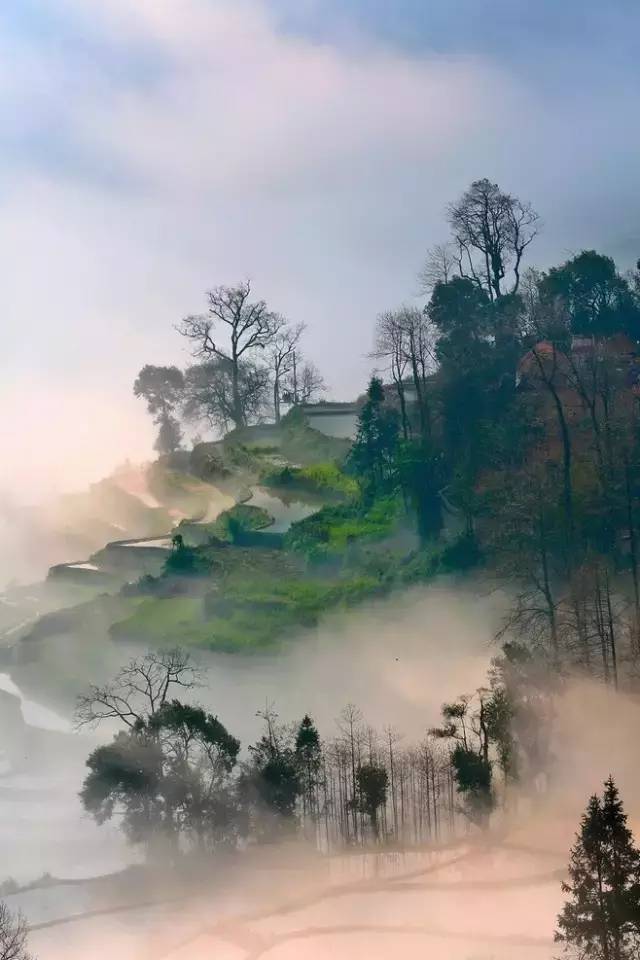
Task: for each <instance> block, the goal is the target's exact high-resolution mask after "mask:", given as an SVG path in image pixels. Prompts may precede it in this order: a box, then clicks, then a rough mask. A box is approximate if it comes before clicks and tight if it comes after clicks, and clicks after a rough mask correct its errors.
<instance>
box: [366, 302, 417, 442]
mask: <svg viewBox="0 0 640 960" xmlns="http://www.w3.org/2000/svg"><path fill="white" fill-rule="evenodd" d="M373 356H374V357H375V358H376V359H377V360H382V361H384V363H385V364H386V366H387V369H388V370H389V373H390V374H391V379H392V381H393V384H394V386H395V388H396V393H397V395H398V403H399V405H400V420H401V423H402V435H403V437H404V439H405V440H408V439H409V434H410V425H409V416H408V408H407V384H406V377H407V374H408V371H409V351H408V344H407V336H406V327H405V324H404V323H403V320H402V316H401V315H400V314H399V312H398V311H394V310H387V311H386V312H385V313H381V314H380V315H379V316H378V319H377V321H376V345H375V349H374V352H373Z"/></svg>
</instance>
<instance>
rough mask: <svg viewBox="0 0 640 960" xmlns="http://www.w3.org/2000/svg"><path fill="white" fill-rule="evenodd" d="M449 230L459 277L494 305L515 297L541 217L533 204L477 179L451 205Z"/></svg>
mask: <svg viewBox="0 0 640 960" xmlns="http://www.w3.org/2000/svg"><path fill="white" fill-rule="evenodd" d="M449 225H450V227H451V232H452V234H453V239H454V242H455V244H456V246H457V249H458V270H459V272H460V275H461V276H466V277H469V278H470V279H471V280H472V281H473V282H474V283H476V284H477V285H478V286H481V287H483V288H484V289H485V291H486V293H487V294H488V296H489V298H490V299H491V300H497V299H499V298H500V297H502V296H504V294H505V293H517V291H518V287H519V286H520V273H521V264H522V258H523V256H524V253H525V250H526V249H527V247H528V246H529V244H530V243H531V242H532V240H533V239H534V237H535V236H536V233H537V226H538V215H537V213H536V212H535V211H534V210H533V208H532V207H531V205H530V204H528V203H523V202H522V201H521V200H519V199H518V198H517V197H514V196H511V194H508V193H504V192H503V191H502V190H501V189H500V187H499V186H498V184H497V183H491V181H490V180H487V179H486V178H485V179H483V180H474V182H473V183H472V184H471V186H470V187H469V189H468V190H467V191H466V192H465V193H464V194H463V195H462V197H461V198H460V199H459V200H458V201H457V202H456V203H452V204H451V205H450V206H449ZM509 273H511V275H512V279H511V282H510V283H509V284H507V285H506V286H505V281H507V277H508V275H509Z"/></svg>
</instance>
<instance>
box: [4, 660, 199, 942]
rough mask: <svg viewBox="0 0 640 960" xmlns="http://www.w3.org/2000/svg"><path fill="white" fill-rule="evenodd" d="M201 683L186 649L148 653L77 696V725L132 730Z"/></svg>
mask: <svg viewBox="0 0 640 960" xmlns="http://www.w3.org/2000/svg"><path fill="white" fill-rule="evenodd" d="M199 682H200V675H199V671H198V670H197V668H196V667H195V666H194V665H193V663H192V662H191V657H190V656H189V654H188V653H185V652H184V651H183V650H180V649H177V648H176V649H175V650H168V651H165V652H162V653H155V652H150V653H147V654H145V656H143V657H136V658H134V659H133V660H131V661H130V662H129V663H128V664H127V665H126V666H125V667H122V669H121V670H119V672H118V673H117V674H116V676H115V677H114V679H113V680H111V681H110V682H108V683H106V684H104V685H103V686H95V685H94V686H91V687H90V688H89V692H88V693H87V694H83V695H82V696H80V697H78V702H77V706H76V715H75V719H76V725H77V726H78V727H83V726H92V725H97V724H98V723H100V722H101V721H103V720H120V721H121V722H122V723H124V724H125V725H126V726H127V727H129V728H131V729H132V728H134V727H136V726H137V725H139V724H140V723H141V722H143V721H145V720H146V718H148V717H149V716H151V715H152V714H154V713H155V712H156V711H157V710H159V708H160V707H162V706H163V704H165V703H166V702H167V700H168V698H169V695H170V694H171V693H172V692H173V690H174V689H175V688H176V687H180V688H182V689H186V690H191V689H193V687H196V686H198V685H199ZM0 960H1V958H0Z"/></svg>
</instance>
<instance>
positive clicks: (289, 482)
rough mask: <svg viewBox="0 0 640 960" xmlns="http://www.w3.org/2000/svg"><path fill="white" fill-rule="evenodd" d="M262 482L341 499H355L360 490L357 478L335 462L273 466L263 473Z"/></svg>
mask: <svg viewBox="0 0 640 960" xmlns="http://www.w3.org/2000/svg"><path fill="white" fill-rule="evenodd" d="M261 482H262V483H263V484H264V485H265V486H268V487H279V488H282V489H285V490H288V489H292V490H301V491H305V492H307V493H312V494H320V495H324V496H328V497H337V498H341V499H342V498H348V499H353V498H354V497H357V496H358V494H359V492H360V487H359V485H358V482H357V480H356V479H355V478H354V477H352V476H349V475H348V474H346V473H345V472H344V471H343V470H342V469H341V467H340V466H339V465H338V464H337V463H334V462H331V463H315V464H310V465H309V466H307V467H292V466H289V465H286V466H284V467H279V468H278V467H272V468H270V469H267V470H266V471H265V472H264V473H263V474H262V476H261Z"/></svg>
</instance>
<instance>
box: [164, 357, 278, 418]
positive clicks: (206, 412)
mask: <svg viewBox="0 0 640 960" xmlns="http://www.w3.org/2000/svg"><path fill="white" fill-rule="evenodd" d="M236 373H237V377H236V379H235V380H234V376H233V368H232V365H231V363H230V362H229V361H228V360H222V359H220V358H214V359H212V360H208V361H207V362H206V363H197V364H194V365H193V366H191V367H188V368H187V370H186V372H185V377H184V405H183V414H184V416H185V418H186V419H187V420H195V421H203V420H204V421H206V422H208V423H209V424H211V426H212V427H214V428H216V429H217V430H220V431H226V430H228V429H229V427H230V426H231V425H232V424H236V422H237V420H236V414H237V410H238V405H239V407H240V409H241V410H242V418H241V419H242V423H251V422H255V421H256V420H260V418H261V417H262V416H263V415H264V413H265V411H266V410H267V408H268V398H269V371H268V370H267V368H266V367H262V366H258V365H256V364H254V363H252V362H251V361H250V360H243V361H242V362H241V363H240V364H239V365H238V368H237V371H236Z"/></svg>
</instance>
